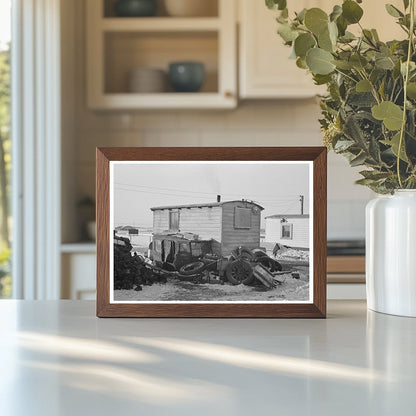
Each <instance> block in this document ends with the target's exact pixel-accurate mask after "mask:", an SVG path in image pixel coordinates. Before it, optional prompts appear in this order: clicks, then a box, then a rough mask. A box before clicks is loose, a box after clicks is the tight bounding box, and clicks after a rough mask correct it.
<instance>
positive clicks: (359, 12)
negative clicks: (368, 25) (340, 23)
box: [342, 0, 364, 24]
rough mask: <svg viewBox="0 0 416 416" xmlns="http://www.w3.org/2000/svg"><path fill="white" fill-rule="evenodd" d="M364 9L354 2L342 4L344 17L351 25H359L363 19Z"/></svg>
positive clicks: (347, 0)
mask: <svg viewBox="0 0 416 416" xmlns="http://www.w3.org/2000/svg"><path fill="white" fill-rule="evenodd" d="M363 14H364V11H363V9H362V8H361V7H360V6H359V5H358V4H357V3H356V2H355V1H352V0H346V1H344V3H342V16H343V17H344V19H345V20H346V21H347V22H348V23H349V24H354V23H358V22H359V21H360V20H361V18H362V17H363Z"/></svg>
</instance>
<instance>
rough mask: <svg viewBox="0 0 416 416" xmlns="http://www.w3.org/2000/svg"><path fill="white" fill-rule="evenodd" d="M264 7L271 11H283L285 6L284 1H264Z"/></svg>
mask: <svg viewBox="0 0 416 416" xmlns="http://www.w3.org/2000/svg"><path fill="white" fill-rule="evenodd" d="M266 6H267V7H268V8H269V9H271V10H283V9H285V8H286V6H287V2H286V0H266Z"/></svg>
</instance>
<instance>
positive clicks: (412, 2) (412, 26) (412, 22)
mask: <svg viewBox="0 0 416 416" xmlns="http://www.w3.org/2000/svg"><path fill="white" fill-rule="evenodd" d="M409 6H410V30H409V45H408V47H407V60H406V73H405V75H404V80H403V82H404V85H403V94H404V99H403V119H402V127H401V129H400V139H399V148H398V150H397V177H398V180H399V185H400V188H403V182H402V177H401V172H400V156H401V152H402V147H403V141H404V135H405V131H406V121H407V116H406V110H407V83H408V82H409V71H410V62H411V60H412V50H413V37H414V29H415V0H410V2H409Z"/></svg>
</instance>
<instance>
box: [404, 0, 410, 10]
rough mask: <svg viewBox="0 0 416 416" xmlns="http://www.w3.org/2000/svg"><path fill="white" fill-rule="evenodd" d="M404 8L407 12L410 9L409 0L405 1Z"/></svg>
mask: <svg viewBox="0 0 416 416" xmlns="http://www.w3.org/2000/svg"><path fill="white" fill-rule="evenodd" d="M403 6H404V9H405V10H406V9H407V8H408V7H409V0H403Z"/></svg>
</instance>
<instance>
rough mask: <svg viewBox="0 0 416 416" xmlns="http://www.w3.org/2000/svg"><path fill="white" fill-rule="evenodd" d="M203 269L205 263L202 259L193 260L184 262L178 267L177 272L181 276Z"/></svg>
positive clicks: (199, 271) (190, 274)
mask: <svg viewBox="0 0 416 416" xmlns="http://www.w3.org/2000/svg"><path fill="white" fill-rule="evenodd" d="M204 269H205V263H204V262H202V261H195V262H193V263H189V264H185V265H184V266H182V267H181V268H180V269H179V273H180V274H181V275H183V276H192V275H193V274H198V273H201V272H202V271H203V270H204Z"/></svg>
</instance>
